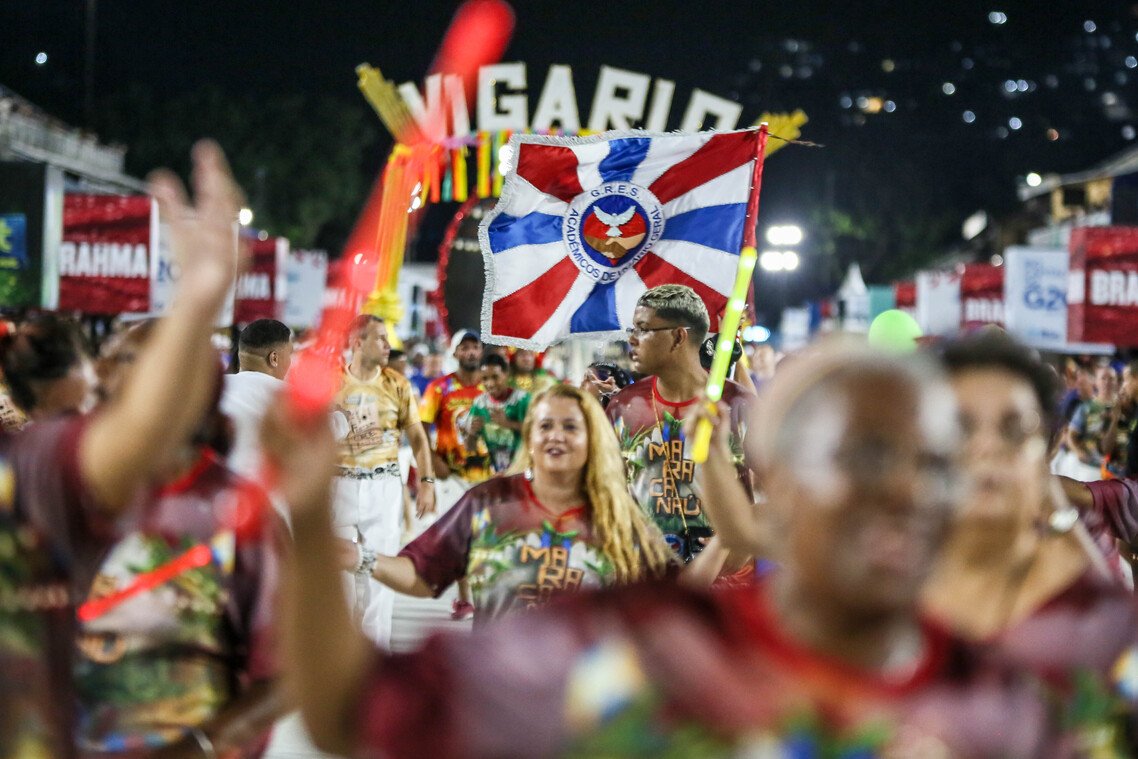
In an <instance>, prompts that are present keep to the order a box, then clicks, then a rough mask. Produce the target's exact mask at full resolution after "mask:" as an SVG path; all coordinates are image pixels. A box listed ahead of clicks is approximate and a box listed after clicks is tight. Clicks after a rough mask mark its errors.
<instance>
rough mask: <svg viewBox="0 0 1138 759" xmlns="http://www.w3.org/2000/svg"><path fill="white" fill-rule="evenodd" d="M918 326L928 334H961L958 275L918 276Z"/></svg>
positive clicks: (926, 273)
mask: <svg viewBox="0 0 1138 759" xmlns="http://www.w3.org/2000/svg"><path fill="white" fill-rule="evenodd" d="M917 324H919V325H921V330H922V331H923V332H924V333H925V334H926V335H955V334H956V333H957V332H959V331H960V275H959V274H957V273H956V272H950V271H922V272H918V273H917Z"/></svg>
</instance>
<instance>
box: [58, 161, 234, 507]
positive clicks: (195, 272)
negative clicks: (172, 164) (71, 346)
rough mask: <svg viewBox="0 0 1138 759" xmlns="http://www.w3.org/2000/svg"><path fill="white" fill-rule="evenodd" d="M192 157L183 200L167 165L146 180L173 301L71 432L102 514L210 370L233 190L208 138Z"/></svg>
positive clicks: (174, 430)
mask: <svg viewBox="0 0 1138 759" xmlns="http://www.w3.org/2000/svg"><path fill="white" fill-rule="evenodd" d="M193 164H194V166H193V188H194V198H193V200H192V201H191V200H190V199H189V198H188V197H187V196H186V193H185V190H184V188H183V187H182V184H181V182H180V181H179V180H178V179H177V177H175V176H174V175H173V174H171V173H170V172H166V171H163V172H157V173H155V174H154V175H153V176H152V177H151V180H150V191H151V193H152V194H153V195H154V197H155V199H156V200H157V201H158V206H159V208H160V210H161V212H162V216H163V218H164V219H165V220H166V221H167V222H168V223H169V229H170V244H171V249H172V250H173V252H174V255H175V258H176V260H177V262H178V264H179V267H180V269H181V276H180V278H179V279H178V283H177V286H176V290H175V296H174V301H173V305H172V306H171V307H170V312H169V313H168V314H167V315H166V316H165V317H164V318H163V319H162V320H161V321H160V322H159V324H158V325H157V327H156V329H155V332H154V336H153V338H152V339H151V340H150V341H149V342H148V343H147V345H146V347H145V349H144V350H143V351H142V353H141V354H140V356H139V358H138V366H137V370H136V371H134V372H132V373H131V376H130V379H129V382H128V384H127V386H126V388H125V389H124V392H123V393H122V395H121V397H120V398H119V399H118V400H117V401H115V402H113V403H112V404H111V405H110V406H108V407H107V408H106V409H105V410H103V411H102V412H100V413H98V414H97V415H96V416H95V417H94V418H93V419H92V421H91V423H90V425H89V426H88V427H87V429H86V432H85V434H84V436H83V439H82V440H81V442H80V447H79V466H80V469H81V472H82V474H83V476H84V479H85V482H86V483H87V485H88V486H89V487H90V488H91V490H92V491H93V494H94V496H95V499H96V501H97V502H98V503H99V504H100V505H101V506H102V507H103V508H105V509H107V510H108V511H109V512H110V513H111V515H112V516H113V515H116V514H118V513H119V512H121V511H122V509H124V508H125V507H126V505H127V504H128V502H129V501H130V499H131V496H132V495H133V494H134V492H135V491H136V490H137V489H138V487H139V485H141V484H142V483H143V482H145V481H147V480H148V479H150V476H151V474H152V468H153V466H154V463H155V462H158V461H161V460H163V459H164V458H165V457H164V455H163V453H164V452H165V451H166V450H167V449H169V448H170V447H172V446H175V445H179V444H180V443H181V441H183V440H184V439H186V438H187V437H188V436H189V434H190V433H191V432H192V430H193V428H194V427H195V426H196V425H197V424H198V422H199V421H200V420H201V418H202V415H203V413H204V412H205V409H206V405H207V403H208V401H209V398H210V397H211V395H212V393H213V392H214V388H213V383H214V382H215V381H216V380H217V376H218V368H217V356H216V354H215V352H214V349H213V347H212V345H211V344H210V334H211V333H212V331H213V324H214V322H215V320H216V317H217V314H218V312H219V311H220V309H221V306H222V304H223V303H224V300H225V297H226V296H227V294H228V293H229V290H230V287H231V286H232V284H233V280H234V277H235V275H236V270H237V264H238V252H237V247H238V246H237V235H236V220H237V212H238V210H239V209H240V208H241V202H242V201H241V191H240V188H238V187H237V184H236V183H235V182H234V180H233V176H232V175H231V174H230V171H229V167H228V165H227V164H226V161H225V156H224V154H223V153H222V152H221V148H219V147H218V146H217V145H216V144H214V143H212V142H200V143H198V144H197V145H195V146H194V152H193Z"/></svg>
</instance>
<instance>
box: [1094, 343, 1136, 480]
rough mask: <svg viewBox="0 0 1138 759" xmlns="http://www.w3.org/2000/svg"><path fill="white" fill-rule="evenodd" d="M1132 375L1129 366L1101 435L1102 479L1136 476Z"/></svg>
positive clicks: (1132, 369) (1134, 391)
mask: <svg viewBox="0 0 1138 759" xmlns="http://www.w3.org/2000/svg"><path fill="white" fill-rule="evenodd" d="M1135 373H1136V372H1135V366H1134V364H1131V365H1130V372H1129V374H1128V376H1127V380H1126V382H1124V383H1123V384H1122V386H1121V387H1120V388H1119V390H1118V398H1117V400H1116V401H1115V402H1114V404H1113V406H1112V407H1111V409H1110V414H1109V415H1108V420H1107V423H1106V429H1105V430H1104V431H1103V434H1102V453H1103V471H1102V475H1103V477H1102V478H1103V479H1110V478H1114V477H1133V476H1134V475H1135V474H1138V456H1133V455H1132V454H1134V453H1135V451H1134V450H1133V448H1134V445H1135V429H1138V376H1135Z"/></svg>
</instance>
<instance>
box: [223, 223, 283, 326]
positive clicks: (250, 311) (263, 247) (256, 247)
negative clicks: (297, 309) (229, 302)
mask: <svg viewBox="0 0 1138 759" xmlns="http://www.w3.org/2000/svg"><path fill="white" fill-rule="evenodd" d="M245 242H246V244H247V245H248V246H249V252H250V253H251V255H252V265H251V266H250V267H249V271H247V272H245V273H244V274H242V275H241V276H240V277H238V278H237V291H236V293H235V302H234V306H233V321H234V323H236V324H248V323H249V322H252V321H256V320H257V319H281V318H283V317H284V307H285V291H286V290H287V284H286V283H287V282H288V248H289V245H288V240H287V239H285V238H283V237H268V238H266V239H264V240H262V239H260V238H259V237H255V236H250V237H248V238H246V240H245Z"/></svg>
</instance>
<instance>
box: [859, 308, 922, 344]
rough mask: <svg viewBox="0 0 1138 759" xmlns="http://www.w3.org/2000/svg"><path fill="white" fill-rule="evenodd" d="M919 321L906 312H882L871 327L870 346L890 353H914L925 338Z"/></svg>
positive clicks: (896, 310) (895, 310)
mask: <svg viewBox="0 0 1138 759" xmlns="http://www.w3.org/2000/svg"><path fill="white" fill-rule="evenodd" d="M924 334H925V333H924V332H922V331H921V326H920V325H919V324H917V320H916V319H914V318H913V317H911V316H909V315H908V314H907V313H905V312H904V311H900V310H898V309H895V308H893V309H890V310H888V311H882V312H881V313H880V314H878V315H877V318H876V319H874V320H873V323H872V324H870V325H869V335H868V339H869V344H870V345H872V346H873V347H874V348H877V349H879V350H883V351H886V352H888V353H912V352H913V351H915V350H917V340H918V339H920V338H921V337H924Z"/></svg>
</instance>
